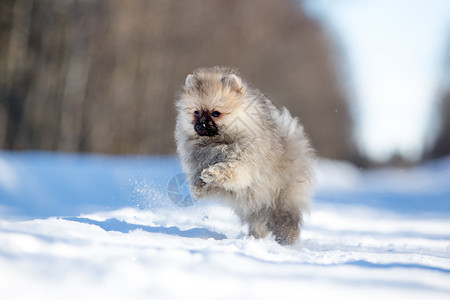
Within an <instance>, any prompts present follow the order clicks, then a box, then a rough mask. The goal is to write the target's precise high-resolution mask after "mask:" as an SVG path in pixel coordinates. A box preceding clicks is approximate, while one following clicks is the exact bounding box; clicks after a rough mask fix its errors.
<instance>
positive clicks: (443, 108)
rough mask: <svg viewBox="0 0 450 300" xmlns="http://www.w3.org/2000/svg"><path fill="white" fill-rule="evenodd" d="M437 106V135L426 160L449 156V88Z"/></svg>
mask: <svg viewBox="0 0 450 300" xmlns="http://www.w3.org/2000/svg"><path fill="white" fill-rule="evenodd" d="M438 105H439V109H438V112H439V116H438V118H437V120H438V125H437V129H438V135H437V138H436V140H435V141H434V143H433V145H432V146H431V149H430V150H429V151H428V153H427V154H426V158H427V159H434V158H440V157H443V156H447V155H450V86H449V89H448V90H447V92H446V93H445V94H444V96H443V97H442V99H441V101H440V103H439V104H438Z"/></svg>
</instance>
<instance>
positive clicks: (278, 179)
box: [175, 67, 314, 245]
mask: <svg viewBox="0 0 450 300" xmlns="http://www.w3.org/2000/svg"><path fill="white" fill-rule="evenodd" d="M176 107H177V111H178V116H177V123H176V129H175V140H176V143H177V150H178V154H179V156H180V158H181V162H182V166H183V170H184V171H185V172H186V174H187V176H188V178H189V183H190V186H191V193H192V194H193V196H194V197H196V198H208V197H215V198H221V199H223V200H224V201H226V202H227V203H229V205H231V207H232V208H233V209H234V211H235V212H236V213H237V215H238V216H239V217H240V219H241V220H242V222H244V223H248V226H249V234H250V235H252V236H254V237H255V238H264V237H266V236H267V235H268V234H269V233H270V232H271V233H273V235H274V236H275V240H276V241H277V242H278V243H280V244H282V245H286V244H293V243H295V242H296V241H297V240H298V238H299V234H300V227H301V224H302V219H303V213H304V212H305V210H307V209H308V206H309V203H310V194H311V189H312V183H311V181H312V166H313V163H314V153H313V150H312V148H311V146H310V143H309V141H308V139H307V137H306V136H305V134H304V131H303V127H302V126H301V125H300V123H299V122H298V120H297V118H293V117H291V115H290V113H289V112H288V110H287V109H286V108H282V109H278V108H276V107H275V106H274V105H273V104H272V102H271V101H270V100H269V99H268V98H267V97H266V96H265V95H264V94H263V93H261V92H260V91H259V90H257V89H256V88H254V87H252V86H251V85H250V84H249V83H247V82H245V81H244V80H243V79H242V78H241V77H240V76H239V75H238V73H237V72H236V71H235V70H233V69H229V68H224V67H213V68H200V69H197V70H195V71H194V72H193V73H192V74H191V75H188V76H187V78H186V82H185V85H184V88H183V91H182V93H181V94H180V97H179V100H178V101H177V102H176Z"/></svg>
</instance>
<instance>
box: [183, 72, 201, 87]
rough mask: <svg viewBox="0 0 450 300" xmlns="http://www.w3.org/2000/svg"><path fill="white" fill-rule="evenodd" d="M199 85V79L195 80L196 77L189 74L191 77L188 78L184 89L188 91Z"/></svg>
mask: <svg viewBox="0 0 450 300" xmlns="http://www.w3.org/2000/svg"><path fill="white" fill-rule="evenodd" d="M197 85H198V80H197V78H195V76H194V75H192V74H189V75H188V76H187V77H186V81H185V82H184V87H185V88H186V89H193V88H195V87H197Z"/></svg>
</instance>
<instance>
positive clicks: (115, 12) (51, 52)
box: [0, 0, 450, 167]
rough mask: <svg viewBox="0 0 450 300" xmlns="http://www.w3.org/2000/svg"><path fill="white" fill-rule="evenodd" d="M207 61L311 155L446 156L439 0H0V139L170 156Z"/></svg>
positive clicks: (443, 26)
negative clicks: (306, 144)
mask: <svg viewBox="0 0 450 300" xmlns="http://www.w3.org/2000/svg"><path fill="white" fill-rule="evenodd" d="M214 65H224V66H230V67H235V68H238V69H239V71H240V73H241V74H242V76H243V77H244V78H246V79H247V80H249V81H250V82H252V83H253V84H254V85H256V86H257V87H258V88H260V89H261V90H262V91H263V92H265V93H266V94H267V95H268V96H269V97H270V98H271V99H273V101H274V102H275V103H276V104H277V105H280V106H286V107H288V108H289V110H290V111H291V113H292V114H293V115H296V116H298V117H299V118H300V119H301V121H302V122H303V124H304V126H305V128H306V131H307V133H308V134H309V136H310V138H311V140H312V143H313V145H314V147H315V148H316V149H317V150H318V153H319V155H320V156H322V157H326V158H333V159H343V160H348V161H352V162H353V163H355V164H357V165H359V166H363V167H368V166H373V165H384V164H401V165H405V164H412V163H418V162H421V161H424V160H428V159H432V158H438V157H442V156H445V155H448V154H450V77H449V75H450V1H448V0H436V1H432V2H430V1H421V0H419V1H414V3H410V1H406V0H399V1H396V3H392V2H391V1H381V0H379V1H377V0H367V1H353V0H333V1H331V0H328V1H327V0H317V1H313V0H309V1H298V0H297V1H293V0H292V1H290V0H278V1H271V0H245V1H235V0H210V1H200V0H189V1H187V0H165V1H145V0H136V1H119V0H110V1H101V0H64V1H56V0H2V1H1V2H0V149H6V150H50V151H65V152H67V151H68V152H96V153H111V154H174V153H175V144H174V139H173V131H174V122H175V121H174V120H175V110H174V101H175V100H176V93H177V91H179V90H180V87H181V85H182V84H183V82H184V79H185V77H186V75H187V74H189V73H190V72H191V71H192V70H193V69H195V68H197V67H200V66H214Z"/></svg>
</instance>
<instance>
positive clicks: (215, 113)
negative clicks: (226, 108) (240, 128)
mask: <svg viewBox="0 0 450 300" xmlns="http://www.w3.org/2000/svg"><path fill="white" fill-rule="evenodd" d="M211 115H212V116H213V117H215V118H217V117H218V116H220V112H218V111H217V110H215V111H213V112H212V114H211Z"/></svg>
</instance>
